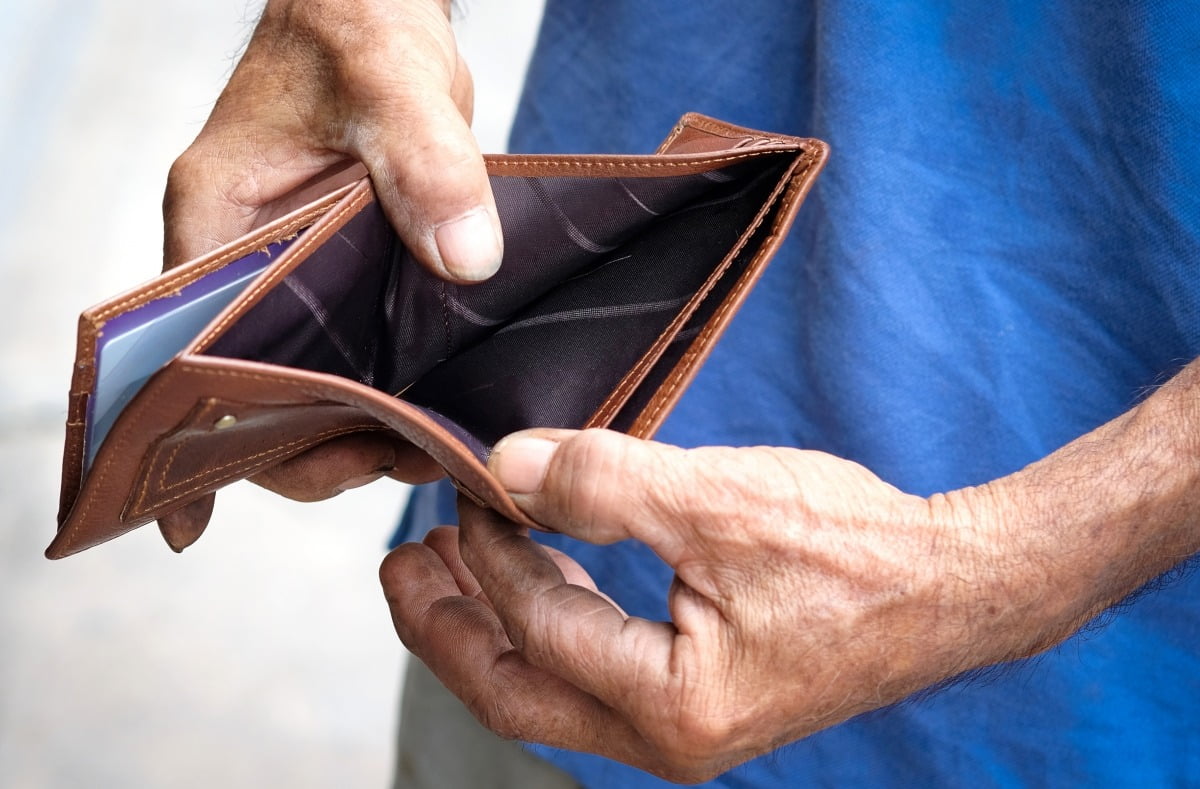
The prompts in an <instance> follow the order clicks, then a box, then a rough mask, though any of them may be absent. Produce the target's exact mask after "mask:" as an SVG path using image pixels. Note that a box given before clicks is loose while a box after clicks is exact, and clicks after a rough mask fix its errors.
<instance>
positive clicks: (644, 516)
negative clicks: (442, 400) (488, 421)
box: [488, 429, 703, 567]
mask: <svg viewBox="0 0 1200 789" xmlns="http://www.w3.org/2000/svg"><path fill="white" fill-rule="evenodd" d="M488 469H489V470H490V471H491V472H492V474H494V475H495V476H496V478H497V479H498V480H499V481H500V484H501V485H503V486H504V488H505V489H506V490H507V491H508V493H509V495H511V496H512V498H513V500H514V501H516V503H517V504H518V506H520V507H521V509H522V510H524V511H525V512H526V513H527V514H528V515H529V516H530V517H531V518H533V519H534V520H535V521H537V522H538V523H541V524H544V525H546V526H548V527H551V528H553V529H555V530H557V531H560V532H563V533H564V534H569V535H571V536H572V537H575V538H577V539H580V540H586V541H587V542H591V543H596V544H601V545H606V544H609V543H613V542H617V541H619V540H624V539H627V538H630V537H632V538H635V539H638V540H640V541H641V542H644V543H646V544H647V545H649V546H650V548H651V549H653V550H654V551H655V552H656V553H657V554H658V555H659V556H661V557H662V558H663V560H664V561H666V562H667V563H668V564H670V565H671V566H673V567H677V566H678V565H679V564H680V563H681V562H682V561H683V560H684V559H685V558H686V557H687V556H688V555H689V551H694V549H695V543H696V540H697V534H696V533H695V532H696V530H695V528H694V522H695V521H696V520H697V517H696V516H697V515H698V513H696V512H693V511H692V510H693V509H694V508H695V505H694V504H693V502H695V501H700V500H703V499H702V497H700V496H699V495H697V490H696V488H697V487H698V486H699V485H700V480H699V479H698V476H697V475H696V474H694V473H693V468H692V465H691V460H690V458H689V455H688V453H687V452H685V451H684V450H681V449H679V448H677V447H671V446H667V445H666V444H658V443H654V442H651V441H642V440H639V439H634V438H630V437H629V436H625V435H622V434H620V433H614V432H611V431H608V430H585V431H582V432H578V431H573V430H550V429H537V430H526V431H521V432H519V433H514V434H513V435H511V436H507V437H505V438H503V439H501V441H500V442H499V443H497V444H496V446H495V448H494V449H493V450H492V455H491V458H490V460H489V461H488Z"/></svg>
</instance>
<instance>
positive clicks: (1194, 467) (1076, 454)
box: [948, 360, 1200, 657]
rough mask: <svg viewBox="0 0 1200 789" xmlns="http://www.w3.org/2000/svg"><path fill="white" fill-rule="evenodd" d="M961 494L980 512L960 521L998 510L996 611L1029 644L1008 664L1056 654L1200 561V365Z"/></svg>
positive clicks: (993, 546) (970, 509)
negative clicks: (1096, 620) (1101, 617)
mask: <svg viewBox="0 0 1200 789" xmlns="http://www.w3.org/2000/svg"><path fill="white" fill-rule="evenodd" d="M960 493H962V494H965V495H964V498H965V499H975V501H974V502H972V504H971V505H969V506H967V507H965V508H963V507H962V506H961V504H962V502H959V503H958V508H959V509H966V510H968V512H969V513H970V514H971V515H977V511H978V510H979V508H980V507H986V508H988V509H989V510H990V511H991V512H992V513H993V514H994V515H995V516H997V517H995V518H993V519H992V523H991V524H990V525H987V526H984V528H985V529H989V530H991V531H992V533H993V534H1000V535H1003V536H1002V537H1000V538H999V539H996V540H989V539H987V537H985V538H984V539H982V540H981V544H986V545H988V546H989V548H990V549H991V550H992V551H993V552H1000V554H999V555H992V556H990V557H989V558H988V560H987V561H989V562H994V563H995V565H996V567H995V573H994V574H995V575H996V577H997V578H998V579H999V578H1002V579H1005V580H1003V581H999V582H998V583H1000V584H1001V585H1002V587H1003V588H1002V589H1001V590H1000V592H999V593H997V594H996V595H995V597H994V598H992V599H998V600H1005V601H1006V604H1005V605H1002V606H1000V609H1001V610H1000V611H998V612H997V613H998V618H999V619H1000V620H1008V621H997V622H996V623H995V624H997V625H1002V626H1001V627H1000V628H999V630H1001V631H1003V630H1005V629H1008V628H1006V627H1004V626H1003V625H1007V626H1008V627H1009V628H1022V627H1023V628H1025V629H1026V632H1027V633H1028V635H1029V639H1028V640H1027V642H1026V643H1025V644H1024V645H1023V646H1020V645H1014V646H1016V648H1017V653H1018V654H1012V655H1009V656H1010V657H1016V656H1019V653H1022V652H1023V653H1025V654H1028V653H1032V652H1036V651H1038V650H1040V649H1042V648H1045V647H1047V646H1050V645H1051V644H1053V643H1056V642H1057V641H1059V640H1061V639H1062V638H1065V637H1066V636H1067V635H1069V634H1070V633H1072V632H1074V631H1075V630H1076V629H1078V628H1079V627H1080V626H1081V625H1082V624H1084V623H1085V622H1086V621H1087V620H1089V619H1091V618H1092V617H1094V616H1095V615H1096V614H1098V613H1100V612H1101V611H1103V610H1105V609H1106V608H1109V607H1110V606H1112V605H1115V604H1116V603H1118V602H1120V601H1121V600H1122V599H1123V598H1125V597H1126V596H1128V595H1129V594H1130V593H1132V592H1134V591H1135V590H1137V589H1138V588H1139V587H1141V586H1142V585H1143V584H1145V583H1147V582H1148V581H1150V580H1152V579H1154V578H1155V577H1157V576H1159V575H1161V574H1162V573H1164V572H1166V571H1167V570H1169V569H1171V568H1172V567H1174V566H1175V565H1177V564H1179V563H1180V562H1182V561H1184V560H1186V559H1187V558H1188V557H1190V556H1191V555H1192V554H1194V553H1196V552H1197V551H1200V495H1198V494H1200V360H1198V361H1194V362H1192V363H1191V364H1190V365H1188V366H1187V367H1186V368H1185V369H1184V370H1183V371H1181V372H1180V373H1179V374H1178V375H1177V376H1175V377H1174V378H1173V379H1172V380H1171V381H1169V382H1168V383H1167V384H1166V385H1164V386H1163V387H1161V388H1160V389H1158V390H1157V391H1156V392H1154V394H1153V395H1151V396H1150V397H1148V398H1146V399H1145V400H1144V401H1143V402H1142V403H1140V404H1139V405H1137V406H1135V407H1134V408H1132V409H1130V410H1129V411H1128V412H1126V413H1125V414H1123V415H1121V416H1120V417H1118V418H1117V419H1114V420H1113V421H1111V422H1109V423H1107V424H1105V425H1103V426H1101V427H1099V428H1097V429H1096V430H1094V431H1092V432H1090V433H1088V434H1086V435H1084V436H1082V437H1081V438H1079V439H1077V440H1076V441H1073V442H1072V443H1070V444H1068V445H1067V446H1065V447H1063V448H1062V449H1060V450H1058V451H1057V452H1054V453H1053V454H1051V455H1050V456H1048V457H1046V458H1045V459H1043V460H1041V461H1038V462H1037V463H1034V464H1032V465H1030V466H1028V467H1027V468H1025V469H1023V470H1021V471H1019V472H1017V473H1015V474H1012V475H1010V476H1008V477H1005V478H1003V479H1000V480H997V481H996V482H994V483H992V484H991V485H987V486H984V487H983V488H978V489H974V490H972V491H963V492H960ZM954 496H955V494H950V497H948V498H949V499H950V500H952V499H953V498H954ZM981 498H982V499H985V500H986V502H981V501H979V499H981ZM962 515H963V514H962V513H960V518H959V522H960V523H965V522H966V520H965V519H964V518H963V517H962ZM985 520H986V519H985ZM975 522H976V525H977V524H978V519H977V518H976V519H975ZM988 536H991V535H988ZM1022 623H1023V624H1022ZM1010 633H1011V630H1010ZM984 637H985V638H986V637H987V636H986V635H985V636H984Z"/></svg>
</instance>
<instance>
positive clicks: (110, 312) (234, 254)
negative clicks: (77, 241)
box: [96, 208, 327, 321]
mask: <svg viewBox="0 0 1200 789" xmlns="http://www.w3.org/2000/svg"><path fill="white" fill-rule="evenodd" d="M326 210H327V209H325V208H322V209H321V210H320V211H317V210H314V211H310V212H308V213H306V214H304V215H303V216H299V217H297V218H296V219H295V220H294V221H292V222H289V223H287V224H286V225H284V226H282V227H280V228H278V230H277V232H275V233H270V234H266V235H263V236H260V237H256V238H252V239H250V240H249V241H246V242H245V243H242V244H239V245H238V246H236V247H233V248H232V249H230V250H229V251H228V252H226V253H224V254H223V255H221V257H219V258H217V259H216V260H214V261H213V262H212V263H211V264H209V265H208V266H205V267H204V268H203V269H202V271H203V274H208V273H210V272H211V271H213V270H215V269H218V268H221V267H223V266H225V265H227V264H228V263H231V262H233V261H234V260H236V259H238V258H240V257H241V256H243V255H244V254H245V253H246V251H247V250H252V249H257V248H258V247H261V246H262V245H263V240H264V239H266V238H272V237H274V238H275V239H276V241H278V240H280V239H282V238H285V237H287V235H289V234H290V233H293V232H295V231H296V230H298V229H300V228H303V227H304V226H305V225H306V224H310V223H311V220H312V219H313V218H314V217H316V216H319V215H320V214H321V213H323V212H324V211H326ZM266 243H268V244H271V243H274V242H271V241H268V242H266ZM196 273H197V272H195V271H186V272H183V271H181V272H179V273H178V275H177V276H173V277H171V278H170V279H168V280H166V281H165V282H162V283H160V284H159V285H158V286H156V287H154V288H151V289H150V290H147V291H142V292H139V293H136V294H134V295H132V296H129V297H128V298H125V299H122V300H121V301H119V302H117V303H116V304H113V305H112V306H110V307H107V308H106V309H104V310H103V311H102V312H99V313H97V314H96V320H97V321H107V320H108V319H109V318H111V317H113V316H114V315H118V314H120V313H122V312H124V311H125V309H126V308H128V307H129V306H130V305H133V304H136V303H137V302H149V301H153V300H154V299H156V298H158V297H159V296H161V295H162V294H163V293H169V292H170V291H173V290H178V289H179V287H180V286H181V285H180V283H182V282H186V281H187V280H188V279H189V278H192V277H194V276H195V275H196ZM203 274H201V276H203ZM139 306H140V305H139Z"/></svg>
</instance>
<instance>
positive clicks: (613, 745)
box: [380, 543, 654, 767]
mask: <svg viewBox="0 0 1200 789" xmlns="http://www.w3.org/2000/svg"><path fill="white" fill-rule="evenodd" d="M380 581H381V583H382V584H383V589H384V594H385V596H386V598H387V602H388V606H389V608H390V610H391V614H392V620H393V623H394V625H395V627H396V632H397V634H398V635H399V636H400V639H401V641H403V642H404V644H405V646H407V647H408V649H409V650H410V651H412V653H413V654H414V655H416V656H417V657H418V658H420V659H421V660H422V661H423V662H424V663H425V664H426V665H427V666H429V668H430V670H431V671H433V673H434V674H435V675H437V677H438V679H439V680H441V682H442V683H443V684H444V685H445V686H446V687H447V688H448V689H449V690H450V691H451V692H452V693H454V695H456V696H457V697H458V698H460V699H462V700H463V702H464V703H465V704H466V705H467V707H468V709H470V711H471V713H472V714H473V715H474V716H475V717H476V718H477V719H478V720H479V721H480V723H482V724H483V725H484V726H486V727H487V728H489V729H491V730H492V731H494V732H496V733H497V734H499V735H500V736H502V737H506V738H509V739H520V740H524V741H527V742H538V743H542V744H545V745H550V746H553V747H557V748H569V749H572V750H581V751H588V752H591V753H598V754H601V755H604V756H608V757H609V758H613V759H618V760H621V761H624V762H626V763H629V764H635V765H644V766H646V767H650V766H651V765H652V764H653V762H654V760H653V758H652V754H651V752H650V749H649V746H648V745H647V743H646V740H645V738H644V737H643V736H642V735H641V734H640V733H638V731H637V730H636V729H635V728H634V727H633V726H632V725H630V723H629V722H628V721H627V720H626V719H624V718H623V717H622V716H620V715H619V714H617V713H616V712H615V711H614V710H613V709H611V708H610V707H608V706H607V705H605V704H603V703H601V702H600V701H599V700H597V699H596V698H595V697H593V696H590V695H589V694H587V693H585V692H583V691H581V690H580V689H579V688H577V687H574V686H573V685H571V684H570V683H569V682H566V681H564V680H563V679H561V678H559V677H556V676H554V675H553V674H550V673H547V672H545V671H543V670H541V669H539V668H537V667H536V666H533V665H532V664H530V663H529V662H528V661H526V660H525V659H524V658H523V657H522V656H521V655H520V653H518V652H517V651H515V650H514V649H513V646H512V644H511V643H510V642H509V640H508V638H507V636H506V635H505V632H504V629H503V627H501V625H500V622H499V620H498V619H497V618H496V615H495V613H494V612H493V611H492V610H491V609H490V608H488V607H487V606H486V605H484V604H483V603H482V602H480V601H479V600H475V599H472V598H468V597H463V596H461V595H458V594H456V592H457V586H456V583H455V581H454V579H453V576H452V574H451V572H450V570H449V569H448V568H446V567H445V565H444V564H442V562H441V559H440V557H439V556H438V554H437V553H436V552H435V551H434V550H432V549H431V548H430V547H429V546H427V545H419V544H415V543H408V544H405V545H402V546H400V547H399V548H397V549H396V550H394V551H393V552H392V553H391V554H389V555H388V557H387V558H386V559H385V560H384V562H383V565H382V567H381V568H380Z"/></svg>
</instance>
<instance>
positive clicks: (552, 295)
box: [205, 153, 794, 457]
mask: <svg viewBox="0 0 1200 789" xmlns="http://www.w3.org/2000/svg"><path fill="white" fill-rule="evenodd" d="M793 159H794V157H793V156H792V155H790V154H787V153H783V154H779V155H768V156H761V157H756V158H753V159H750V160H747V161H744V162H739V163H737V164H734V165H731V166H727V167H724V168H722V169H719V170H714V171H711V172H707V173H699V174H689V175H682V176H678V175H676V176H662V177H639V178H616V177H610V176H603V177H554V178H540V177H531V176H493V177H492V179H491V182H492V188H493V191H494V192H495V195H496V202H497V207H498V210H499V212H500V218H501V224H502V226H503V228H504V236H505V257H504V262H503V264H502V266H501V268H500V272H499V273H498V274H497V275H496V276H495V277H493V278H492V279H491V280H488V281H487V282H484V283H480V284H478V285H469V286H468V285H454V284H451V283H446V282H443V281H442V280H440V279H438V278H436V277H434V276H433V275H431V274H429V273H427V272H426V271H425V270H424V269H423V268H422V267H421V266H420V265H418V264H417V263H416V262H415V261H414V260H413V259H412V257H411V255H409V253H408V252H407V250H406V249H405V248H404V247H403V245H401V244H400V243H399V242H398V241H397V239H396V236H395V234H394V232H393V231H392V230H391V228H390V226H389V225H388V223H387V221H386V219H385V217H384V216H383V214H382V212H381V210H380V209H379V207H378V205H377V204H376V203H372V204H370V205H369V206H368V207H367V208H365V209H364V210H363V211H362V212H360V213H359V214H358V215H357V216H356V217H354V218H353V219H351V220H350V221H349V222H348V223H347V224H346V225H345V226H344V227H343V228H341V229H340V231H339V232H338V233H337V234H336V235H335V236H333V237H332V238H331V239H329V240H328V241H327V242H326V243H324V244H323V245H322V246H321V247H320V248H319V249H317V250H316V251H314V252H313V253H312V254H311V255H310V256H309V258H307V259H306V260H305V261H303V262H302V263H300V264H299V265H298V266H297V267H296V268H295V270H293V271H292V272H290V273H289V274H288V275H287V276H286V277H285V278H284V279H283V281H282V282H281V283H280V284H279V285H278V286H276V287H274V288H273V289H272V290H271V291H270V292H269V293H267V294H266V295H265V296H264V297H263V298H262V299H261V300H260V301H259V302H258V303H257V304H255V305H254V306H253V307H252V308H251V309H250V310H248V311H247V312H246V313H245V314H244V315H242V316H241V317H240V318H239V319H238V320H237V321H236V322H234V323H233V324H232V325H231V326H230V327H228V328H227V329H226V330H225V332H224V333H223V334H222V335H221V336H220V337H218V338H217V339H216V340H215V342H214V343H213V344H212V345H211V346H209V347H208V348H207V349H206V351H205V353H206V354H209V355H214V356H222V357H227V358H237V359H245V360H252V361H258V362H266V363H271V364H278V365H283V366H287V367H295V368H302V369H307V370H313V371H316V372H322V373H329V374H333V375H339V376H342V377H345V378H349V379H351V380H356V381H358V382H360V383H363V384H366V385H368V386H372V387H374V388H376V389H379V390H382V391H385V392H388V393H389V394H393V395H396V396H398V397H401V398H402V399H404V400H405V401H408V402H410V403H413V404H415V405H417V406H420V407H422V408H424V409H425V410H427V411H428V412H431V414H432V415H434V416H435V418H437V420H438V421H439V422H442V423H443V424H444V425H446V426H447V427H448V429H451V428H452V427H453V428H457V429H452V432H454V433H456V434H459V435H460V438H463V439H464V442H465V443H467V444H468V445H469V446H471V448H472V449H473V450H474V451H475V453H476V454H477V455H480V456H481V457H484V456H486V454H487V451H488V449H489V448H490V446H491V445H492V444H493V443H494V442H495V441H497V440H498V439H499V438H500V437H502V436H504V435H506V434H507V433H509V432H512V431H513V430H518V429H521V428H525V427H532V426H545V427H554V426H558V427H579V426H581V425H582V424H584V423H585V422H586V421H587V420H588V418H589V417H590V416H591V414H592V413H593V412H594V411H595V410H596V409H597V408H598V407H599V406H600V404H601V403H602V402H603V401H604V399H605V398H606V397H607V396H608V395H609V394H610V393H611V392H612V390H613V389H614V388H615V387H616V386H617V384H618V383H619V382H620V381H621V379H622V378H623V377H624V376H625V374H626V373H627V372H628V371H629V370H630V369H631V368H632V367H633V366H634V365H635V364H637V362H638V360H639V359H640V358H641V357H642V356H643V355H644V354H645V353H646V351H647V349H649V348H650V347H651V346H652V345H653V344H654V342H655V341H656V340H657V339H658V337H659V336H660V335H661V334H662V332H663V331H664V330H665V329H666V328H667V326H668V325H669V324H670V323H671V322H672V321H673V320H674V319H675V318H676V316H677V315H678V314H679V313H680V311H681V310H682V309H684V308H685V306H686V305H687V304H688V302H689V300H690V299H691V297H692V296H693V295H694V294H695V293H696V292H697V291H698V290H699V289H700V288H701V287H703V286H704V284H705V282H706V281H707V280H708V279H709V277H710V276H711V274H712V272H713V270H714V269H715V268H716V266H717V265H718V264H719V263H720V261H721V260H722V259H723V258H724V257H725V256H726V255H727V254H728V252H729V250H730V249H732V248H733V247H734V246H735V245H736V244H737V242H738V239H739V238H741V237H742V236H743V235H744V234H745V233H746V232H747V230H748V228H749V226H750V224H751V223H752V222H753V220H754V217H755V216H756V214H757V213H758V211H759V210H760V209H761V207H762V206H763V204H764V203H765V201H766V200H767V199H768V198H769V197H770V194H771V192H772V190H774V188H775V187H776V186H777V185H778V183H779V180H780V178H781V177H782V176H783V174H784V173H785V171H786V170H787V168H788V167H789V166H790V163H791V161H792V160H793ZM748 260H749V254H748V253H743V254H742V255H740V256H739V260H738V261H735V264H734V270H732V271H731V272H729V273H728V274H727V275H726V276H724V277H723V278H722V282H723V283H726V282H727V283H732V282H733V281H734V280H735V279H736V278H737V276H738V273H739V271H738V270H737V269H738V266H739V264H740V266H741V268H744V266H745V264H746V263H747V262H748ZM708 301H709V302H711V301H712V299H709V300H708ZM709 312H710V311H709V310H702V311H701V314H698V315H696V316H694V317H693V318H692V319H691V320H689V322H688V324H687V326H685V329H684V332H683V333H682V335H681V337H680V338H679V340H678V342H677V343H676V346H678V345H679V343H681V342H683V341H686V340H687V339H688V338H689V336H694V335H695V333H696V331H697V330H698V329H699V326H700V325H701V322H698V321H700V319H701V317H702V316H703V317H704V318H705V319H706V317H707V314H708V313H709ZM447 423H449V424H447Z"/></svg>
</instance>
